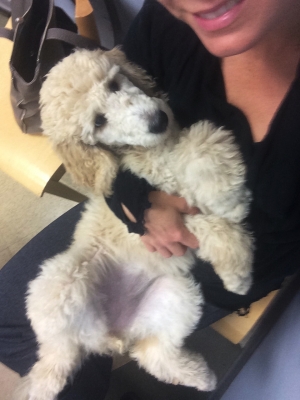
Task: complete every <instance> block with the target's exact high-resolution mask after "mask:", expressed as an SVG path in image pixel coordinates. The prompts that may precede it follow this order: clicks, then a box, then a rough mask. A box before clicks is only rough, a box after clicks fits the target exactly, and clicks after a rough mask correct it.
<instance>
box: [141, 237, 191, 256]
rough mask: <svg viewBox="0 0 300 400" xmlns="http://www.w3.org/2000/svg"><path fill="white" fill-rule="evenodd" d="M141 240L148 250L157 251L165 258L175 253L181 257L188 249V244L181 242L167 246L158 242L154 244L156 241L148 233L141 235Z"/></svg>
mask: <svg viewBox="0 0 300 400" xmlns="http://www.w3.org/2000/svg"><path fill="white" fill-rule="evenodd" d="M141 240H142V242H143V243H144V245H145V247H146V248H147V250H148V251H150V252H151V253H154V252H155V251H157V252H158V253H160V254H161V255H162V256H163V257H165V258H169V257H171V256H173V255H174V256H177V257H181V256H183V255H184V254H185V252H186V250H187V246H184V245H182V244H181V243H168V244H166V245H165V246H162V245H160V244H156V243H155V244H154V242H155V241H154V240H153V239H152V238H151V237H150V236H148V235H147V234H145V235H144V236H141Z"/></svg>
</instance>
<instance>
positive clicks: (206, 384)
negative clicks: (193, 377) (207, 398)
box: [195, 371, 217, 392]
mask: <svg viewBox="0 0 300 400" xmlns="http://www.w3.org/2000/svg"><path fill="white" fill-rule="evenodd" d="M216 386H217V377H216V375H215V374H214V372H213V371H209V372H208V373H207V374H206V375H205V376H201V379H200V378H198V382H196V385H195V388H196V389H198V390H201V391H203V392H211V391H213V390H215V388H216Z"/></svg>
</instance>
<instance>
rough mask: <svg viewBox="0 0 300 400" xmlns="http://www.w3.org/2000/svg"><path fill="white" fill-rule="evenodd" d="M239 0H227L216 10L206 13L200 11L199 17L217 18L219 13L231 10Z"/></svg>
mask: <svg viewBox="0 0 300 400" xmlns="http://www.w3.org/2000/svg"><path fill="white" fill-rule="evenodd" d="M239 2H240V0H229V1H228V2H227V3H226V4H224V5H223V6H221V7H220V8H218V9H217V10H216V11H212V12H208V13H201V14H200V16H201V18H204V19H214V18H218V17H220V16H221V15H223V14H225V13H226V12H227V11H229V10H231V9H232V8H233V7H234V6H235V5H236V4H237V3H239Z"/></svg>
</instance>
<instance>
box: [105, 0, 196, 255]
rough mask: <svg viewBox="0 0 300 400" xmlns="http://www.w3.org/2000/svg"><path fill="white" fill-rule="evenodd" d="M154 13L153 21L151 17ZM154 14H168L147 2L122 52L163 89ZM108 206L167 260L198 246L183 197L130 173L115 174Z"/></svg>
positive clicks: (161, 16) (147, 245)
mask: <svg viewBox="0 0 300 400" xmlns="http://www.w3.org/2000/svg"><path fill="white" fill-rule="evenodd" d="M153 14H155V18H152V15H153ZM157 15H159V18H164V16H165V17H166V16H167V12H166V10H165V9H164V8H163V7H162V6H161V5H160V4H158V3H157V2H153V1H151V0H150V1H146V2H145V4H144V6H143V8H142V10H141V11H140V13H139V14H138V16H137V17H136V18H135V20H134V22H133V24H132V26H131V28H130V30H129V32H128V35H127V37H126V39H125V42H124V44H123V50H124V52H125V53H126V55H127V57H128V58H129V60H131V61H132V62H135V63H136V64H138V65H140V66H141V67H142V68H144V69H145V70H146V71H147V73H148V74H150V75H152V76H156V77H157V81H158V83H160V85H161V86H163V71H162V69H161V68H160V61H159V60H158V57H157V56H156V55H155V56H154V51H158V52H159V49H158V48H157V44H158V39H159V37H158V36H159V35H158V33H157ZM154 20H155V21H154ZM154 22H156V23H155V24H154ZM153 46H154V47H155V50H153ZM108 204H109V206H110V208H111V209H112V211H113V212H114V213H115V214H116V215H117V217H118V218H120V219H121V220H122V221H123V222H124V223H125V224H126V225H127V227H128V230H129V232H135V233H138V234H140V235H141V236H142V240H143V242H144V244H145V246H146V247H147V249H148V250H149V251H158V252H159V253H161V254H162V255H163V256H164V257H170V256H171V255H173V254H174V255H178V256H180V255H183V254H184V252H185V251H186V248H187V247H192V248H196V247H198V242H197V240H196V238H195V237H194V236H193V235H192V234H191V233H190V232H189V231H188V230H187V228H186V227H185V225H184V223H183V218H182V215H183V214H184V213H192V214H194V213H196V212H197V210H196V209H195V208H193V209H190V208H189V207H188V206H187V204H186V202H185V200H184V199H182V198H179V197H176V196H169V195H167V194H166V193H163V192H159V191H155V188H154V187H151V185H149V184H148V183H147V182H146V181H145V180H144V179H139V178H138V177H137V176H135V175H134V174H132V173H131V172H130V171H120V172H119V173H118V176H117V178H116V181H115V183H114V188H113V196H112V197H111V198H110V199H108Z"/></svg>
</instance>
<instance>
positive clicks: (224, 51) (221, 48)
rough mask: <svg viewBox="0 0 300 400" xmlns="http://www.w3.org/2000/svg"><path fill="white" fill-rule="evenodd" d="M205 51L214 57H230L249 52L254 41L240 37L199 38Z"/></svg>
mask: <svg viewBox="0 0 300 400" xmlns="http://www.w3.org/2000/svg"><path fill="white" fill-rule="evenodd" d="M199 39H200V40H201V41H202V43H203V45H204V46H205V47H206V49H207V50H208V51H209V52H210V53H211V54H213V55H214V56H216V57H219V58H224V57H231V56H235V55H237V54H242V53H244V52H246V51H247V50H250V49H251V48H252V47H253V45H254V43H255V41H254V40H249V39H247V38H242V37H240V36H239V37H238V38H236V37H234V36H233V35H232V36H230V35H228V36H223V37H219V38H203V37H200V36H199Z"/></svg>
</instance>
